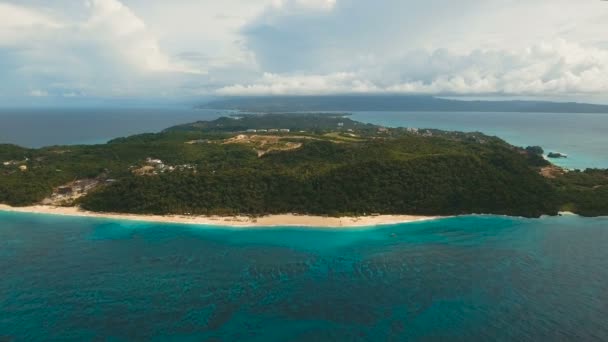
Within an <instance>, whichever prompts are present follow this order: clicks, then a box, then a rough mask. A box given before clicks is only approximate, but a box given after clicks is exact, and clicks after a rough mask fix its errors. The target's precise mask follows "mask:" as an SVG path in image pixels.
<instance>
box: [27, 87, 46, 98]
mask: <svg viewBox="0 0 608 342" xmlns="http://www.w3.org/2000/svg"><path fill="white" fill-rule="evenodd" d="M30 96H32V97H47V96H49V93H48V92H47V91H45V90H40V89H36V90H32V91H30Z"/></svg>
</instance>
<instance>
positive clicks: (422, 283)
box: [0, 212, 608, 341]
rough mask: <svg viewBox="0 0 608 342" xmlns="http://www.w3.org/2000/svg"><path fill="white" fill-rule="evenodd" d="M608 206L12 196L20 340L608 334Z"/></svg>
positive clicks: (13, 329)
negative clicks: (328, 222)
mask: <svg viewBox="0 0 608 342" xmlns="http://www.w3.org/2000/svg"><path fill="white" fill-rule="evenodd" d="M607 245H608V218H596V219H584V218H579V217H576V216H565V217H553V218H543V219H536V220H530V219H519V218H506V217H494V216H487V217H486V216H483V217H475V216H471V217H458V218H450V219H443V220H438V221H430V222H421V223H410V224H403V225H395V226H388V227H383V228H376V229H363V230H361V229H355V230H339V231H337V230H336V231H328V230H326V229H319V230H315V229H308V228H302V229H296V228H286V229H261V230H260V229H255V230H243V229H225V228H218V227H202V226H201V227H198V226H183V225H156V224H149V223H137V222H126V221H113V220H105V219H93V218H67V217H55V216H45V215H33V214H17V213H6V212H0V270H1V271H0V273H1V276H2V281H1V282H0V332H1V333H0V336H7V337H12V338H15V339H17V340H49V339H55V340H69V339H73V340H83V339H84V340H89V339H93V338H100V339H112V340H119V341H120V340H134V339H153V338H156V339H157V340H167V339H174V340H178V339H179V340H192V341H201V340H214V339H215V340H218V341H220V340H221V341H242V340H253V341H271V340H278V341H286V340H290V341H311V340H355V341H357V340H360V341H373V340H376V341H386V340H437V339H443V338H447V339H450V340H454V339H456V340H469V341H470V340H517V341H526V340H527V341H538V340H563V339H568V340H606V339H608V321H607V320H606V319H605V317H608V304H607V303H608V288H607V284H608V249H607V248H606V246H607Z"/></svg>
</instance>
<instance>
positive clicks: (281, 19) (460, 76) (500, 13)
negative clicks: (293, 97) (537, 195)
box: [218, 0, 608, 95]
mask: <svg viewBox="0 0 608 342" xmlns="http://www.w3.org/2000/svg"><path fill="white" fill-rule="evenodd" d="M289 3H290V4H287V5H285V4H283V5H281V6H274V7H273V6H271V7H268V8H267V10H266V11H265V12H264V13H262V14H261V15H260V16H259V17H258V18H256V19H255V20H253V21H252V22H250V23H249V24H248V25H247V26H245V27H244V29H243V35H244V36H245V37H246V40H245V46H247V48H249V49H250V50H251V51H252V52H253V53H254V55H255V57H256V60H257V62H258V63H259V65H260V68H261V69H262V70H263V71H265V72H266V73H267V74H266V75H265V76H262V77H260V78H259V79H258V80H255V81H251V82H250V83H242V82H241V83H238V84H235V85H233V86H228V87H224V88H222V89H220V90H219V91H218V92H219V93H220V94H228V93H230V94H238V93H239V92H243V93H246V94H252V93H254V94H260V95H261V94H264V93H267V94H278V93H285V94H299V93H302V94H308V93H311V92H313V91H314V89H311V88H314V87H309V85H313V84H315V83H316V84H318V85H319V88H318V90H317V91H318V93H336V92H359V91H360V90H361V89H367V91H369V92H387V93H425V94H453V95H466V94H508V95H546V94H560V95H565V94H600V95H601V94H602V93H605V92H606V91H608V85H607V81H606V80H608V58H607V53H608V39H606V38H605V34H603V33H602V32H605V27H606V26H605V23H606V22H608V5H606V3H602V2H599V1H597V2H591V1H589V2H573V1H567V0H555V1H545V0H531V1H520V0H506V1H497V0H490V1H483V2H482V1H477V0H464V1H458V2H454V1H449V0H431V1H428V2H420V1H413V0H385V1H382V2H370V1H365V0H337V1H336V2H334V3H332V5H331V6H328V7H327V9H326V10H324V11H316V12H315V11H310V10H305V9H303V8H301V7H298V6H297V4H295V2H294V1H291V2H289ZM269 75H271V76H269ZM336 75H349V76H348V77H341V78H340V77H336ZM312 80H314V82H312ZM361 85H365V86H364V87H361Z"/></svg>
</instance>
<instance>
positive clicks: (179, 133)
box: [0, 114, 608, 225]
mask: <svg viewBox="0 0 608 342" xmlns="http://www.w3.org/2000/svg"><path fill="white" fill-rule="evenodd" d="M543 152H544V151H543V149H542V148H541V147H534V146H531V147H527V148H522V147H516V146H512V145H510V144H508V143H506V142H505V141H503V140H501V139H500V138H497V137H491V136H487V135H485V134H482V133H478V132H473V133H462V132H449V131H441V130H435V129H419V128H413V127H403V128H388V127H382V126H377V125H372V124H365V123H361V122H357V121H354V120H352V119H350V118H349V116H348V115H344V114H263V115H262V114H260V115H254V114H248V115H245V114H243V115H235V116H232V117H222V118H219V119H216V120H212V121H199V122H194V123H189V124H184V125H179V126H175V127H171V128H168V129H166V130H164V131H163V132H161V133H154V134H152V133H150V134H140V135H135V136H131V137H126V138H119V139H115V140H112V141H110V142H108V143H107V144H102V145H78V146H51V147H44V148H40V149H28V148H23V147H19V146H14V145H0V204H4V205H6V206H11V207H13V208H14V207H31V206H37V207H36V208H38V210H40V208H46V209H44V210H42V212H53V210H50V209H49V208H56V207H60V208H65V209H66V210H67V213H75V210H86V211H88V213H89V214H91V213H115V214H129V215H133V214H135V215H155V216H179V217H181V218H182V219H183V220H185V221H189V219H188V218H192V217H216V218H218V217H219V218H222V217H233V216H234V217H248V218H249V220H251V222H254V221H255V220H256V218H260V220H261V222H263V219H262V217H264V216H267V215H283V216H279V217H282V219H283V220H287V221H289V222H293V223H294V224H296V222H302V221H305V220H304V219H300V220H297V219H293V217H294V216H300V215H310V216H311V217H312V216H314V217H327V218H328V219H332V218H345V217H346V218H352V219H347V220H343V221H336V220H335V219H333V220H334V221H332V222H335V223H336V224H337V223H338V222H342V223H348V222H350V223H351V224H354V223H353V222H357V220H362V218H366V217H367V218H370V217H371V218H373V217H377V218H378V217H382V218H384V219H383V220H380V219H378V220H376V221H374V220H373V219H372V220H367V221H365V220H363V221H360V222H363V223H370V224H372V223H379V222H393V221H399V220H406V218H409V220H417V219H423V218H425V217H437V216H451V215H463V214H497V215H512V216H524V217H539V216H541V215H557V214H558V212H560V211H569V212H573V213H577V214H580V215H584V216H599V215H608V171H607V170H585V171H578V170H577V171H568V170H564V169H561V168H559V167H557V166H555V165H553V164H551V163H550V162H549V161H547V160H546V159H545V158H544V157H543ZM4 208H5V209H6V208H8V207H4ZM75 208H76V209H75ZM77 208H81V209H77ZM22 210H26V209H22ZM285 215H288V216H285ZM289 217H291V218H289ZM391 220H393V221H391ZM190 221H191V220H190ZM197 222H201V221H197ZM204 222H207V223H209V222H216V221H214V220H211V221H209V220H207V221H204ZM218 222H221V219H220V221H218ZM273 222H274V221H273ZM279 224H281V222H280V219H279V221H278V222H277V225H279Z"/></svg>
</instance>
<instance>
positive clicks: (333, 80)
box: [217, 40, 608, 95]
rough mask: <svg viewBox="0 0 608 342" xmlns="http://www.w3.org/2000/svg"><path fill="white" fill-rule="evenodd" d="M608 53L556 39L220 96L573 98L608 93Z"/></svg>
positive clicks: (422, 57)
mask: <svg viewBox="0 0 608 342" xmlns="http://www.w3.org/2000/svg"><path fill="white" fill-rule="evenodd" d="M607 76H608V51H606V50H602V49H598V48H591V47H582V46H580V45H577V44H571V43H567V42H565V41H563V40H557V41H555V42H552V43H541V44H538V45H535V46H532V47H530V48H525V49H521V50H520V49H516V50H474V51H472V52H470V53H468V54H454V53H451V52H450V51H448V50H445V49H439V50H435V51H433V52H430V53H427V52H413V53H410V54H408V55H404V56H403V57H402V58H401V59H398V60H396V61H393V62H392V63H387V64H386V65H381V66H376V67H373V68H363V69H359V70H358V71H357V72H339V73H329V74H305V73H304V74H273V73H266V74H264V75H263V77H261V78H260V79H258V80H256V81H254V82H252V83H250V84H236V85H232V86H228V87H223V88H221V89H219V90H218V91H217V92H218V94H220V95H287V94H289V95H307V94H335V93H401V94H444V95H471V94H475V95H483V94H504V95H545V94H553V95H573V94H601V93H605V92H607V91H608V77H607Z"/></svg>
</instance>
